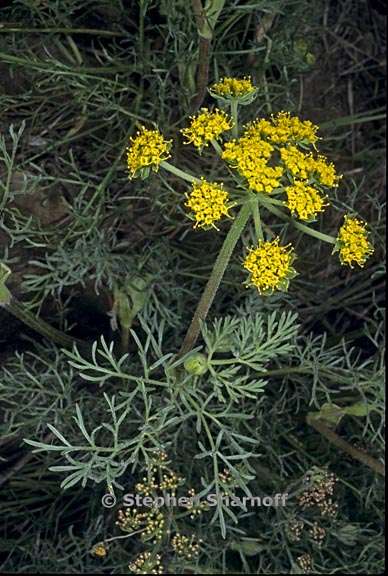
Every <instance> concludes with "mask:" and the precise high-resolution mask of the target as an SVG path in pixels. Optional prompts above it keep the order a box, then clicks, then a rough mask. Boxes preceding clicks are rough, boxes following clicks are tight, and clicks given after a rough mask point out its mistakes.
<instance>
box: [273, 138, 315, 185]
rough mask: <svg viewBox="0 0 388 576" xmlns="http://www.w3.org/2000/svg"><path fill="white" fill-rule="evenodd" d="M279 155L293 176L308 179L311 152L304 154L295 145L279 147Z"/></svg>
mask: <svg viewBox="0 0 388 576" xmlns="http://www.w3.org/2000/svg"><path fill="white" fill-rule="evenodd" d="M280 157H281V159H282V161H283V162H284V164H285V165H286V167H287V168H288V170H289V171H290V172H291V174H292V175H293V176H297V177H298V178H302V179H304V180H308V178H309V177H310V172H311V167H312V163H311V160H312V156H311V154H304V153H303V152H301V151H300V150H299V149H298V148H297V147H296V146H288V147H287V148H280Z"/></svg>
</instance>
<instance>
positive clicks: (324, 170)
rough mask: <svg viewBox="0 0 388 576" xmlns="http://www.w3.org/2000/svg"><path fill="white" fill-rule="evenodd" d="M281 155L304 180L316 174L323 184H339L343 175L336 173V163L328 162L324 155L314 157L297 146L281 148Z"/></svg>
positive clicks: (332, 185)
mask: <svg viewBox="0 0 388 576" xmlns="http://www.w3.org/2000/svg"><path fill="white" fill-rule="evenodd" d="M280 157H281V159H282V161H283V162H284V164H285V166H286V167H287V168H288V170H289V171H290V172H291V174H292V175H293V176H296V177H297V178H300V179H303V180H308V179H310V178H311V177H313V176H315V177H316V178H317V180H318V181H319V182H320V184H322V185H323V186H327V187H328V188H333V187H335V186H338V181H339V179H340V178H341V176H339V175H338V174H337V173H336V169H335V166H334V164H333V163H332V162H330V163H328V162H327V160H326V158H325V157H324V156H322V155H320V156H318V157H317V158H314V156H313V155H312V154H311V153H309V154H305V153H304V152H302V151H301V150H299V149H298V148H297V147H296V146H288V147H287V148H280Z"/></svg>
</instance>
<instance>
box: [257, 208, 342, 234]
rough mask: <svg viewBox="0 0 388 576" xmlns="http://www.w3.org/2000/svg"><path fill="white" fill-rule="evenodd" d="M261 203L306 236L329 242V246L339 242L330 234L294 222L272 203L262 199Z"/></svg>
mask: <svg viewBox="0 0 388 576" xmlns="http://www.w3.org/2000/svg"><path fill="white" fill-rule="evenodd" d="M260 203H261V204H262V205H263V206H265V208H267V210H269V211H270V212H272V214H275V215H276V216H278V217H279V218H281V219H282V220H286V221H287V222H290V223H291V224H292V225H293V226H295V228H297V229H298V230H301V231H302V232H304V233H305V234H309V235H310V236H313V237H314V238H318V240H322V241H323V242H327V243H328V244H335V243H336V242H337V240H336V238H334V236H329V234H324V233H323V232H320V231H319V230H314V228H310V227H309V226H306V224H302V222H298V221H297V220H294V218H291V217H290V216H287V214H284V212H282V211H281V210H279V209H278V208H275V206H273V205H272V204H271V203H269V202H267V201H264V200H262V199H261V198H260Z"/></svg>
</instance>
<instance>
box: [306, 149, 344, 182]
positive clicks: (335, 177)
mask: <svg viewBox="0 0 388 576" xmlns="http://www.w3.org/2000/svg"><path fill="white" fill-rule="evenodd" d="M314 162H315V163H314V166H313V168H312V171H313V172H316V173H317V175H318V179H319V181H320V183H321V184H323V185H324V186H327V187H328V188H334V187H335V186H338V182H339V180H340V179H341V178H342V175H340V174H337V173H336V169H335V166H334V164H333V163H332V162H330V163H328V162H327V160H326V158H325V157H324V156H318V158H317V159H316V160H315V161H314Z"/></svg>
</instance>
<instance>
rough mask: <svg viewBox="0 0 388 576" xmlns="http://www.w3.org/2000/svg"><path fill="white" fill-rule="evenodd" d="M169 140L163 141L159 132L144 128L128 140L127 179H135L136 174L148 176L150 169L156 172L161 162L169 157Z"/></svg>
mask: <svg viewBox="0 0 388 576" xmlns="http://www.w3.org/2000/svg"><path fill="white" fill-rule="evenodd" d="M171 143H172V141H171V140H165V138H164V137H163V135H162V134H161V133H160V132H159V130H148V129H147V128H145V127H144V126H142V127H141V129H140V130H139V131H138V132H137V133H136V136H134V137H131V138H130V145H129V146H128V148H127V163H128V170H129V177H130V178H135V177H136V176H137V175H138V173H140V175H141V176H143V177H144V176H148V173H149V170H150V169H151V168H152V169H153V170H155V171H157V169H158V168H159V165H160V164H161V162H163V160H167V158H169V157H170V154H169V151H170V148H171Z"/></svg>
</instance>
